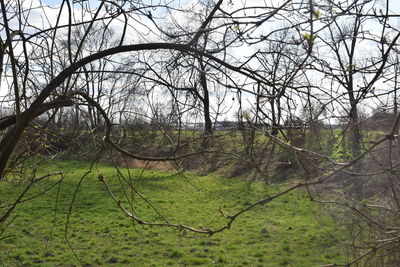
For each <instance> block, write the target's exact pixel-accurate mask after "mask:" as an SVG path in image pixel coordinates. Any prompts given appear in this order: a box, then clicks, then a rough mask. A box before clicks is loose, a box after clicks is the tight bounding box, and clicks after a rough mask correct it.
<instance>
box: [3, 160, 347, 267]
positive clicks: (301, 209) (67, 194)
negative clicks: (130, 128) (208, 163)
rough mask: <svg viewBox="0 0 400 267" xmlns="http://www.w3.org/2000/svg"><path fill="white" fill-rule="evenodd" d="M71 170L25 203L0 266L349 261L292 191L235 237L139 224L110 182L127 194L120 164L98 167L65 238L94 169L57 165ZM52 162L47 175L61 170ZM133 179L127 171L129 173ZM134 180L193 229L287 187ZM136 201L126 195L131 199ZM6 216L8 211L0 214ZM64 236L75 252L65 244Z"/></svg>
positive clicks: (7, 195) (149, 174)
mask: <svg viewBox="0 0 400 267" xmlns="http://www.w3.org/2000/svg"><path fill="white" fill-rule="evenodd" d="M59 163H60V164H61V165H62V166H63V169H64V171H65V172H66V173H67V174H66V176H65V178H64V179H63V181H62V182H61V183H60V184H59V185H57V186H55V187H54V188H53V189H52V190H50V191H49V192H47V193H45V194H43V195H41V196H39V197H37V198H35V199H33V200H30V201H27V202H25V203H24V204H21V205H20V206H18V209H17V212H16V213H15V214H16V215H17V216H16V217H15V218H14V219H13V221H12V223H11V224H10V225H9V227H8V228H7V230H6V232H5V233H3V235H2V238H3V239H2V240H0V251H1V254H0V263H1V264H2V265H5V266H24V265H25V266H32V265H36V266H55V265H57V266H75V265H81V264H83V265H86V266H98V265H115V266H124V265H127V266H166V265H170V266H189V265H213V266H245V265H248V266H307V267H308V266H321V265H324V264H328V263H334V262H335V263H338V262H343V261H344V260H345V256H344V255H345V254H344V251H343V249H341V246H340V244H341V242H342V241H343V239H344V236H345V234H344V230H343V229H341V228H340V227H338V226H335V223H334V221H333V220H332V219H330V218H328V217H324V216H320V214H321V213H320V212H319V211H320V209H321V207H317V206H316V205H315V204H314V203H311V202H310V201H309V200H308V198H307V195H306V194H305V193H304V192H301V191H297V192H292V193H290V194H288V195H286V196H283V197H281V198H279V199H277V200H276V201H274V202H272V203H270V204H268V205H266V206H261V207H257V208H256V209H254V210H252V211H250V212H248V213H245V214H244V215H243V216H242V217H240V218H239V219H238V220H237V221H235V222H234V224H233V227H232V229H231V230H229V231H225V232H223V233H220V234H216V235H214V236H212V237H208V236H204V235H200V234H193V233H182V232H179V231H177V230H174V229H171V228H165V227H164V228H162V227H149V226H144V227H143V226H141V225H137V224H135V223H134V222H133V221H132V220H131V219H129V218H128V217H126V216H124V214H123V213H122V212H121V211H120V210H118V208H117V206H116V204H115V203H114V202H113V200H112V199H111V198H110V197H109V195H108V193H107V190H106V188H105V186H104V185H103V184H102V183H101V182H100V181H99V180H98V179H97V178H96V177H97V175H98V173H99V172H100V173H102V174H104V176H105V177H107V179H108V181H109V182H110V184H111V187H112V188H113V191H114V192H115V194H116V195H117V196H119V197H121V198H122V196H123V192H124V191H123V189H122V187H121V185H120V181H121V180H120V179H119V178H118V175H117V174H116V171H115V169H114V168H113V167H110V166H105V165H100V166H97V167H96V168H95V169H94V170H93V172H92V173H90V174H89V175H88V176H86V178H85V179H83V181H82V183H81V186H80V188H79V190H78V192H77V195H76V199H75V202H74V204H73V206H72V213H71V215H70V221H69V225H68V229H67V230H68V231H67V232H66V218H67V214H68V210H69V207H70V203H71V200H72V197H73V195H74V192H75V190H76V188H77V184H78V182H79V180H80V178H81V177H82V175H83V174H84V173H85V171H86V170H87V169H88V166H89V165H88V164H87V163H83V162H76V161H65V162H59ZM54 170H55V167H53V166H49V165H48V166H46V167H44V168H43V169H41V170H40V172H42V173H46V172H50V171H54ZM124 174H126V171H124ZM131 179H132V182H133V183H135V184H137V185H138V188H139V190H140V192H141V193H142V194H143V195H144V196H145V197H146V198H147V199H148V200H149V201H151V203H152V205H154V206H155V207H156V208H157V210H158V212H160V213H161V214H162V215H163V216H165V217H166V218H167V219H169V220H170V221H171V222H175V223H184V224H191V225H193V226H195V227H200V226H204V227H215V226H219V225H223V223H224V218H222V217H221V216H220V215H219V213H218V207H222V208H223V210H224V211H225V212H226V213H228V214H229V213H231V212H233V211H235V210H238V209H240V208H243V207H245V206H246V205H248V204H250V203H251V202H252V201H255V200H258V199H260V198H261V197H265V196H266V195H268V194H272V193H273V192H276V191H277V190H280V189H282V188H284V187H285V186H286V184H278V185H268V186H267V185H265V184H264V183H262V182H253V183H250V182H248V181H245V180H243V179H241V178H231V179H224V178H221V177H218V176H216V175H208V176H200V177H194V176H188V177H182V176H180V175H174V174H171V173H167V172H157V171H146V172H144V173H143V174H141V171H140V170H131ZM56 181H57V179H56V178H51V179H49V180H46V181H43V182H42V183H41V184H40V185H35V186H34V187H33V188H32V190H31V191H30V193H29V194H28V196H27V197H29V196H33V195H35V194H38V193H39V192H43V190H45V189H46V188H48V187H49V186H51V185H52V184H54V183H55V182H56ZM22 189H23V186H21V185H11V184H9V183H2V184H0V195H1V201H2V203H1V204H0V206H1V205H5V204H6V203H7V201H11V200H12V199H14V198H15V197H16V196H17V195H18V193H19V192H20V191H21V190H22ZM128 195H129V193H128ZM134 200H135V201H134V205H133V206H132V208H133V209H134V210H135V211H136V212H137V214H138V215H139V216H141V217H142V218H143V219H146V220H157V221H161V219H160V218H159V217H158V215H157V213H156V212H155V211H154V209H153V208H151V207H149V205H148V204H146V203H145V202H144V201H143V200H141V199H140V198H138V197H137V196H135V197H134ZM0 212H1V210H0ZM66 237H68V240H69V242H70V245H71V247H72V248H73V250H72V249H71V248H70V246H69V245H68V242H67V241H66Z"/></svg>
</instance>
